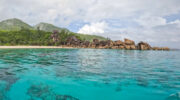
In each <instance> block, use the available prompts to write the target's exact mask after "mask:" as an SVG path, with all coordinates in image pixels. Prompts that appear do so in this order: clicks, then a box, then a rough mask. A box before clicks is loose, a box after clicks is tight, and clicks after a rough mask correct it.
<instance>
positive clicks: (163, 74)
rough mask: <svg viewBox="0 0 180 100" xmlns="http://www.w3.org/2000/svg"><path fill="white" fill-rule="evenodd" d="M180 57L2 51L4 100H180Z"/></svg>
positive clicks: (99, 51) (0, 71)
mask: <svg viewBox="0 0 180 100" xmlns="http://www.w3.org/2000/svg"><path fill="white" fill-rule="evenodd" d="M178 92H180V51H128V50H126V51H125V50H108V49H1V50H0V100H179V99H178V98H176V97H175V98H168V97H169V96H170V95H171V94H174V93H178Z"/></svg>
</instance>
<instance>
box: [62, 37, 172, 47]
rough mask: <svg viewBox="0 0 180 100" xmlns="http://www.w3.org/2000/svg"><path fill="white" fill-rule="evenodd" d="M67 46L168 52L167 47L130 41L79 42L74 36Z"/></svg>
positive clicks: (96, 40) (70, 38) (94, 40)
mask: <svg viewBox="0 0 180 100" xmlns="http://www.w3.org/2000/svg"><path fill="white" fill-rule="evenodd" d="M66 42H67V44H66V45H67V46H72V47H77V48H100V49H126V50H170V49H169V48H168V47H151V46H150V45H149V44H148V43H146V42H139V43H138V44H137V45H135V42H134V41H133V40H130V39H124V42H123V41H121V40H117V41H112V40H104V41H99V40H98V39H93V41H92V42H89V41H81V40H79V39H77V38H76V37H75V36H72V37H69V38H68V39H67V41H66Z"/></svg>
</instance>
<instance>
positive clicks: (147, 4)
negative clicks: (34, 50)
mask: <svg viewBox="0 0 180 100" xmlns="http://www.w3.org/2000/svg"><path fill="white" fill-rule="evenodd" d="M8 18H19V19H22V20H23V21H25V22H27V23H29V24H30V25H35V24H38V23H39V22H47V23H51V24H54V25H56V26H59V27H66V28H68V29H70V30H71V31H73V32H78V33H83V34H94V35H101V36H104V37H109V38H111V39H112V40H122V39H124V38H130V39H132V40H135V42H139V41H145V42H149V43H150V44H151V45H153V46H169V47H171V48H180V0H0V21H1V20H4V19H8Z"/></svg>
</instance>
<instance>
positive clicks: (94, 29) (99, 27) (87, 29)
mask: <svg viewBox="0 0 180 100" xmlns="http://www.w3.org/2000/svg"><path fill="white" fill-rule="evenodd" d="M107 27H108V25H107V23H106V22H97V23H91V24H90V25H89V24H86V25H84V26H83V27H82V28H80V29H79V31H78V33H83V34H98V35H99V34H103V33H104V32H105V29H107Z"/></svg>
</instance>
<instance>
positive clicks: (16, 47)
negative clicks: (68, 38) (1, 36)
mask: <svg viewBox="0 0 180 100" xmlns="http://www.w3.org/2000/svg"><path fill="white" fill-rule="evenodd" d="M21 48H22V49H23V48H73V47H67V46H0V49H21Z"/></svg>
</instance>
